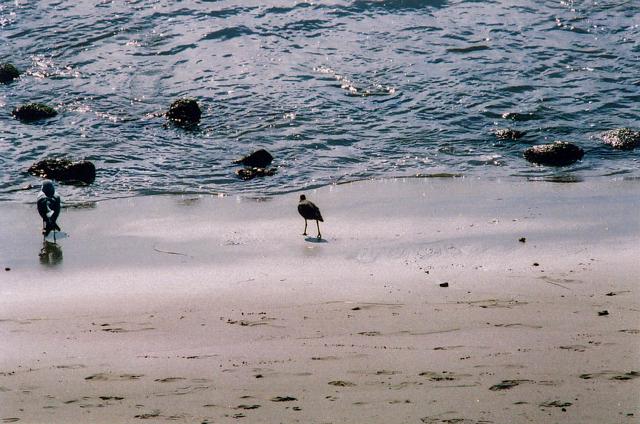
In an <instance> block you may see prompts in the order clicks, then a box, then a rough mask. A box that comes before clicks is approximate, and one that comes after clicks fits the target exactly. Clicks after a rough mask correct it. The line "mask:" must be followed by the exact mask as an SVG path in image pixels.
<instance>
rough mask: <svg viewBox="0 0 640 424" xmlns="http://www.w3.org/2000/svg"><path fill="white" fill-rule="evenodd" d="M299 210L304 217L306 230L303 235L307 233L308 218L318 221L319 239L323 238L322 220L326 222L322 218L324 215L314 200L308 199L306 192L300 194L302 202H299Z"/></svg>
mask: <svg viewBox="0 0 640 424" xmlns="http://www.w3.org/2000/svg"><path fill="white" fill-rule="evenodd" d="M298 212H299V213H300V215H302V217H303V218H304V232H303V233H302V235H303V236H306V235H307V219H313V220H315V221H316V225H317V226H318V240H320V239H321V238H322V235H321V234H320V222H324V219H322V215H321V214H320V209H318V207H317V206H316V205H314V204H313V202H311V201H309V200H307V197H306V196H305V195H304V194H301V195H300V203H298Z"/></svg>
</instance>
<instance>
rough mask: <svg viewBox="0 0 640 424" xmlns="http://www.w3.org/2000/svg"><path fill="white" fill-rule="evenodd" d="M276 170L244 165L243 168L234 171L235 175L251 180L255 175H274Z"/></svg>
mask: <svg viewBox="0 0 640 424" xmlns="http://www.w3.org/2000/svg"><path fill="white" fill-rule="evenodd" d="M276 172H277V170H276V168H256V167H246V168H243V169H238V170H237V171H236V175H237V176H238V177H240V178H242V179H243V180H245V181H247V180H252V179H254V178H255V177H267V176H272V175H275V174H276Z"/></svg>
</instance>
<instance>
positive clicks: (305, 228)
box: [302, 219, 307, 236]
mask: <svg viewBox="0 0 640 424" xmlns="http://www.w3.org/2000/svg"><path fill="white" fill-rule="evenodd" d="M302 235H303V236H306V235H307V220H306V219H305V220H304V231H303V232H302Z"/></svg>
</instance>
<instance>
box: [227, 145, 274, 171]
mask: <svg viewBox="0 0 640 424" xmlns="http://www.w3.org/2000/svg"><path fill="white" fill-rule="evenodd" d="M272 161H273V156H271V153H269V152H267V151H266V150H264V149H260V150H256V151H255V152H253V153H251V154H250V155H249V156H245V157H243V158H242V159H238V160H236V161H234V162H233V163H241V164H243V165H244V166H249V167H251V168H266V167H267V166H269V164H271V162H272Z"/></svg>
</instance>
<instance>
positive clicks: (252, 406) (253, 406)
mask: <svg viewBox="0 0 640 424" xmlns="http://www.w3.org/2000/svg"><path fill="white" fill-rule="evenodd" d="M260 406H261V405H238V406H236V409H258V408H260Z"/></svg>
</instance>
